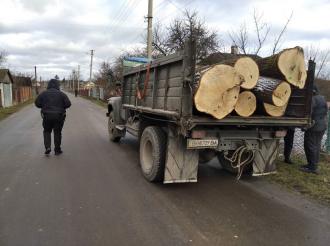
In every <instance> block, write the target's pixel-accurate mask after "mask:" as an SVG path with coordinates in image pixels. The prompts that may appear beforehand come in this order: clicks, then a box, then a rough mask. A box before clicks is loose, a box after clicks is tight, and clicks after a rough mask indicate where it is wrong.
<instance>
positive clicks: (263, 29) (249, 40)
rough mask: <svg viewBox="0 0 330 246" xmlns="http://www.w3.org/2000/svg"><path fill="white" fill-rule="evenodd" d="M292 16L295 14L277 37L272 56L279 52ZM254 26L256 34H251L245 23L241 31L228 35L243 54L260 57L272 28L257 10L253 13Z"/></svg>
mask: <svg viewBox="0 0 330 246" xmlns="http://www.w3.org/2000/svg"><path fill="white" fill-rule="evenodd" d="M292 16H293V12H292V13H291V15H290V17H289V18H288V19H287V21H286V23H285V25H284V26H283V28H282V29H281V31H280V32H279V34H278V35H275V38H274V43H273V45H272V49H271V50H272V51H271V52H272V54H275V53H276V52H277V51H278V49H279V47H280V43H281V40H282V39H283V36H284V33H285V32H286V30H287V27H288V25H289V23H290V21H291V19H292ZM253 26H254V29H255V30H254V31H255V33H254V34H251V32H250V31H249V30H248V27H247V24H246V23H245V22H244V23H243V24H241V26H240V27H239V29H237V30H232V31H230V32H229V33H228V34H229V38H230V40H231V42H232V44H234V45H236V46H237V47H238V48H239V49H240V52H241V53H243V54H249V53H251V54H254V55H258V54H259V52H260V50H261V49H262V48H263V47H264V46H265V44H266V42H267V40H268V38H269V34H270V31H271V28H270V26H269V24H268V23H267V22H265V21H264V20H263V14H262V13H258V11H257V10H256V9H255V10H254V12H253Z"/></svg>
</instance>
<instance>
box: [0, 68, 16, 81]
mask: <svg viewBox="0 0 330 246" xmlns="http://www.w3.org/2000/svg"><path fill="white" fill-rule="evenodd" d="M7 74H8V76H9V79H10V80H11V83H13V77H12V76H11V73H10V71H9V69H0V81H1V80H3V79H4V78H5V76H6V75H7Z"/></svg>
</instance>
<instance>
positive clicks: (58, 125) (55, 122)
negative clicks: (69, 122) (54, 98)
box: [42, 114, 65, 151]
mask: <svg viewBox="0 0 330 246" xmlns="http://www.w3.org/2000/svg"><path fill="white" fill-rule="evenodd" d="M64 120H65V116H64V115H63V114H44V115H43V122H42V125H43V127H44V144H45V148H46V149H50V147H51V140H52V138H51V133H52V131H54V145H55V151H59V150H61V141H62V128H63V125H64Z"/></svg>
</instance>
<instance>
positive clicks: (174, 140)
mask: <svg viewBox="0 0 330 246" xmlns="http://www.w3.org/2000/svg"><path fill="white" fill-rule="evenodd" d="M197 171H198V150H188V149H187V141H186V140H185V139H184V138H183V137H182V136H173V134H171V131H170V133H169V134H168V145H167V153H166V163H165V175H164V184H166V183H187V182H197Z"/></svg>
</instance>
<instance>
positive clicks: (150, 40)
mask: <svg viewBox="0 0 330 246" xmlns="http://www.w3.org/2000/svg"><path fill="white" fill-rule="evenodd" d="M152 4H153V0H149V2H148V16H147V19H148V39H147V42H148V43H147V52H148V59H149V60H151V52H152Z"/></svg>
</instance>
